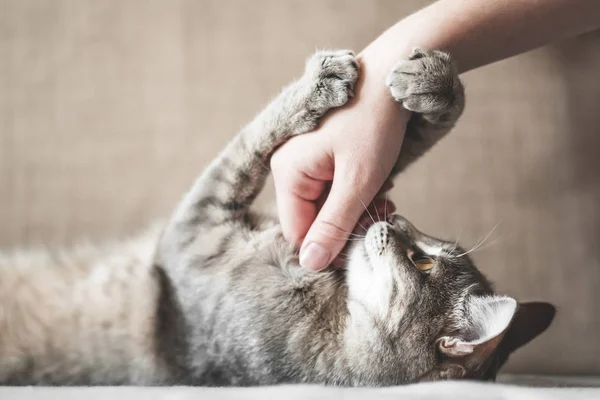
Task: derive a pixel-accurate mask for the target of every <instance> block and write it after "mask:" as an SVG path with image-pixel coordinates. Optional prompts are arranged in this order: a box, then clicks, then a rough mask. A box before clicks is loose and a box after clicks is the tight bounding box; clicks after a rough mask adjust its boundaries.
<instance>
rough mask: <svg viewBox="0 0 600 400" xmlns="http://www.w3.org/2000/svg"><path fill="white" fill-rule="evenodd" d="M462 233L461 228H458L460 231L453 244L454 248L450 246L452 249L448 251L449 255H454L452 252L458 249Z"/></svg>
mask: <svg viewBox="0 0 600 400" xmlns="http://www.w3.org/2000/svg"><path fill="white" fill-rule="evenodd" d="M462 233H463V228H460V231H458V236H457V237H456V241H455V242H454V246H452V249H451V250H450V251H449V253H450V254H452V253H454V251H455V250H456V248H457V247H458V242H459V241H460V237H461V236H462Z"/></svg>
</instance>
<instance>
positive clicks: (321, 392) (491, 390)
mask: <svg viewBox="0 0 600 400" xmlns="http://www.w3.org/2000/svg"><path fill="white" fill-rule="evenodd" d="M499 381H500V382H501V383H480V382H465V381H462V382H461V381H454V382H435V383H423V384H418V385H408V386H398V387H390V388H378V389H370V388H336V387H324V386H315V385H282V386H271V387H256V388H193V387H157V388H147V387H90V388H48V387H35V388H34V387H26V388H10V387H7V388H0V399H2V400H4V399H6V400H8V399H10V400H34V399H35V400H46V399H47V400H55V399H61V400H96V399H111V400H113V399H114V400H121V399H122V400H129V399H136V400H137V399H139V400H142V399H143V400H155V399H156V400H158V399H168V400H188V399H189V400H192V399H193V400H199V399H201V400H211V399H219V400H221V399H222V400H229V399H231V400H233V399H241V398H244V399H256V400H259V399H260V400H263V399H277V400H280V399H283V400H300V399H323V400H338V399H339V400H387V399H390V400H391V399H393V400H412V399H415V400H429V399H431V400H434V399H436V400H437V399H441V400H454V399H456V400H481V399H494V400H504V399H506V400H522V399H528V400H554V399H568V400H583V399H586V400H587V399H596V400H599V399H600V378H583V377H581V378H563V377H531V376H503V377H501V378H500V379H499ZM524 385H535V386H524ZM550 386H554V387H550ZM565 386H569V387H565ZM576 386H577V387H576ZM581 386H587V387H581Z"/></svg>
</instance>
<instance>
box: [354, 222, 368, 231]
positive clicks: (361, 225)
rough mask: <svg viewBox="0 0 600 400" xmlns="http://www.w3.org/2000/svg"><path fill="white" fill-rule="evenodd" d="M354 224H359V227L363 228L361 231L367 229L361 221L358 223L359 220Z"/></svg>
mask: <svg viewBox="0 0 600 400" xmlns="http://www.w3.org/2000/svg"><path fill="white" fill-rule="evenodd" d="M356 224H357V225H358V226H360V227H361V228H362V230H363V231H365V232H366V231H367V228H365V227H364V226H363V224H361V223H360V221H356Z"/></svg>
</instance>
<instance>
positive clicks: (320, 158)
mask: <svg viewBox="0 0 600 400" xmlns="http://www.w3.org/2000/svg"><path fill="white" fill-rule="evenodd" d="M303 139H305V137H304V136H303V137H299V138H295V139H293V140H292V141H290V143H288V144H287V145H284V146H283V147H282V148H280V149H279V150H278V151H277V152H276V153H275V154H274V155H273V157H272V158H271V170H272V172H273V180H274V183H275V195H276V200H277V212H278V215H279V220H280V223H281V228H282V231H283V235H284V237H285V239H286V240H287V241H288V242H290V243H293V244H294V245H296V246H297V247H300V246H301V245H302V241H303V239H304V237H305V236H306V233H307V232H308V230H309V228H310V226H311V224H312V223H313V221H314V220H315V218H316V217H317V213H318V210H319V208H320V205H321V204H322V200H321V199H322V198H323V193H324V192H325V190H326V188H327V185H328V181H329V180H330V179H331V178H332V177H333V166H332V165H331V162H330V159H329V156H328V155H327V154H326V153H320V152H318V151H314V147H311V143H310V142H308V144H305V141H303ZM292 142H293V143H292ZM290 144H293V145H294V146H293V147H290V146H289V145H290ZM311 149H312V150H313V151H312V152H311V151H310V150H311ZM306 154H310V155H311V156H312V158H310V157H306Z"/></svg>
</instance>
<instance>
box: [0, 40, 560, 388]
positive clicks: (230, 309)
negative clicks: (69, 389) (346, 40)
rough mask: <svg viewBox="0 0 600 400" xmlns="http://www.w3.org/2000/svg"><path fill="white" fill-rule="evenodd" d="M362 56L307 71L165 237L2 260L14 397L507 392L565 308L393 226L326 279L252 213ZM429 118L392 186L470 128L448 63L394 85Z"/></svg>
mask: <svg viewBox="0 0 600 400" xmlns="http://www.w3.org/2000/svg"><path fill="white" fill-rule="evenodd" d="M358 73H359V67H358V63H357V61H356V59H355V57H354V55H353V54H352V53H351V52H349V51H338V52H319V53H317V54H316V55H314V56H313V57H312V58H311V59H310V60H309V61H308V62H307V65H306V73H305V74H304V76H303V77H302V78H301V79H299V80H298V81H297V82H295V83H293V84H291V85H290V86H289V87H287V88H286V89H285V90H284V91H283V92H282V93H281V94H280V95H279V97H277V99H275V101H274V102H273V103H272V104H270V105H269V106H268V107H267V108H266V109H265V110H264V111H263V112H262V113H261V114H259V115H258V116H257V117H256V119H255V120H254V121H253V122H251V123H250V124H249V125H248V126H247V127H246V128H244V129H243V130H242V131H241V132H240V134H239V135H238V136H237V137H235V139H233V141H232V142H231V143H230V144H229V145H228V147H227V148H226V149H225V150H224V151H223V152H222V153H221V155H220V156H219V157H218V158H217V159H216V160H215V161H214V162H213V163H212V164H211V165H210V166H209V167H208V168H207V169H206V171H204V173H203V174H202V175H201V176H200V178H199V179H198V181H197V182H196V183H195V184H194V186H193V187H192V188H191V190H190V191H189V193H187V194H186V195H185V197H184V199H183V201H182V202H181V204H180V205H179V206H178V207H177V209H176V210H175V212H174V214H173V216H172V218H171V220H170V221H169V222H168V224H167V225H166V226H165V227H163V228H160V227H159V228H157V229H155V230H152V231H150V232H148V233H146V234H145V235H142V236H141V237H138V238H136V239H134V240H131V241H128V242H121V243H119V244H117V245H114V246H111V247H108V248H106V249H92V248H87V249H79V250H78V251H76V252H74V253H68V254H53V255H51V254H48V253H37V254H35V253H32V252H26V253H24V254H13V255H10V256H9V255H4V256H1V257H0V382H2V383H4V384H135V385H162V384H190V385H265V384H276V383H292V382H309V383H325V384H332V385H354V386H363V385H372V386H380V385H396V384H403V383H408V382H418V381H423V380H438V379H458V378H472V379H493V378H494V377H495V374H496V372H497V370H498V368H499V367H500V366H501V365H502V364H503V363H504V362H505V361H506V358H507V357H508V355H509V353H511V352H512V351H514V350H515V349H516V348H518V347H519V346H521V345H523V344H524V343H526V342H528V341H529V340H531V339H532V338H533V337H535V336H537V335H538V334H540V333H541V332H542V331H543V330H544V329H545V328H546V327H547V326H548V325H549V324H550V322H551V320H552V318H553V315H554V309H553V307H552V306H550V305H548V304H544V303H530V304H521V305H517V303H516V301H515V300H513V299H511V298H509V297H504V296H498V295H495V294H494V292H493V291H492V288H491V286H490V284H489V283H488V281H487V280H486V279H485V278H484V277H483V275H482V274H481V273H480V272H479V271H478V270H477V269H476V268H475V266H474V265H473V263H472V261H471V260H470V259H469V257H468V256H467V255H466V254H465V251H464V250H463V249H461V248H460V247H459V246H457V244H456V243H450V242H445V241H442V240H439V239H436V238H433V237H430V236H427V235H425V234H423V233H421V232H419V231H418V230H417V229H416V228H415V227H414V226H412V225H411V224H410V223H409V222H408V221H407V220H405V219H404V218H402V217H400V216H392V217H390V218H389V219H388V220H387V221H383V222H378V223H375V224H374V225H372V226H371V227H370V228H369V229H368V231H367V232H366V235H365V236H364V238H363V239H361V240H360V241H357V242H354V244H353V246H352V249H351V253H350V257H349V260H348V262H347V265H346V268H345V270H340V269H332V268H331V269H329V270H328V271H326V272H320V273H316V272H311V271H307V270H304V269H302V268H300V267H299V265H298V258H297V253H296V251H295V250H294V249H293V248H292V246H291V245H289V244H288V243H286V242H285V241H284V239H283V237H282V234H281V231H280V228H279V227H278V225H277V223H276V221H273V220H272V219H268V218H266V217H263V216H260V215H258V214H256V213H254V212H252V211H251V210H250V206H251V204H252V202H253V200H254V199H255V197H256V196H257V194H258V193H259V191H260V190H261V188H262V187H263V184H264V182H265V179H266V177H267V175H268V172H269V171H268V168H267V165H268V163H269V158H270V156H271V154H272V153H273V152H274V150H275V149H276V148H277V147H278V146H279V145H281V144H282V143H283V142H285V141H286V140H288V139H289V138H291V137H292V136H294V135H299V134H302V133H305V132H308V131H310V130H312V129H314V128H315V127H316V126H317V124H318V122H319V119H320V118H321V117H322V116H323V115H324V114H325V113H326V112H327V111H328V110H329V109H331V108H334V107H340V106H342V105H344V104H345V103H346V102H347V101H348V99H349V97H350V96H351V95H352V89H353V86H354V83H355V81H356V79H357V77H358ZM387 84H388V85H389V86H390V88H391V93H392V95H393V96H394V98H395V99H396V100H398V101H399V102H402V104H403V105H404V107H406V108H408V109H409V110H412V111H413V112H414V113H415V114H414V117H413V118H412V120H411V121H410V123H409V127H408V132H407V136H406V141H405V143H404V147H403V148H402V151H401V155H400V157H399V160H398V163H397V165H396V168H395V170H394V173H397V172H399V171H400V170H402V169H403V168H405V167H406V166H407V165H408V164H409V163H410V162H412V161H413V160H414V159H416V158H418V157H419V156H420V155H422V154H423V153H424V152H425V151H426V150H427V149H428V148H430V147H431V146H432V145H433V144H434V143H435V142H436V141H437V140H438V139H439V138H441V137H442V136H443V135H445V134H446V133H447V132H448V131H449V130H450V129H451V128H452V126H453V125H454V123H455V121H456V120H457V118H458V117H459V115H460V114H461V112H462V109H463V105H464V95H463V88H462V85H461V83H460V80H459V79H458V77H457V74H456V69H455V67H454V65H453V63H452V61H451V60H450V58H449V56H448V55H447V54H445V53H442V52H438V51H433V52H429V51H421V50H415V51H414V52H413V54H412V55H411V56H410V58H409V59H408V60H405V61H402V62H400V63H399V64H398V66H397V67H396V68H395V69H394V71H393V72H392V73H391V74H390V77H389V79H388V82H387Z"/></svg>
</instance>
